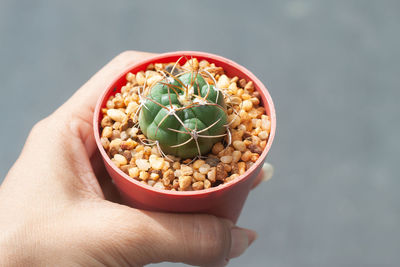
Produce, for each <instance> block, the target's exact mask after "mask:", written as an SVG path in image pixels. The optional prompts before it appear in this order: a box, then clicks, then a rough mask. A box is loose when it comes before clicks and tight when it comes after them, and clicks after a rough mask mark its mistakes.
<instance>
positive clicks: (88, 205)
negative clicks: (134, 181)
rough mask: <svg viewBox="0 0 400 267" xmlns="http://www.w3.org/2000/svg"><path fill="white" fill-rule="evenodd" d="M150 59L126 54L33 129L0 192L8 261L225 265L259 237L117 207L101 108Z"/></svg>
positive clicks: (0, 251)
mask: <svg viewBox="0 0 400 267" xmlns="http://www.w3.org/2000/svg"><path fill="white" fill-rule="evenodd" d="M152 55H153V54H150V53H142V52H135V51H128V52H124V53H122V54H120V55H119V56H117V57H116V58H114V59H113V60H112V61H111V62H109V63H108V64H107V65H106V66H105V67H103V68H102V69H101V70H100V71H99V72H98V73H97V74H95V75H94V76H93V77H92V78H91V79H90V80H89V81H88V82H87V83H86V84H84V85H83V86H82V87H81V88H80V89H79V90H78V91H77V92H76V93H75V94H74V95H73V96H72V97H71V98H70V99H69V100H68V101H67V102H66V103H65V104H63V105H62V106H61V107H60V108H59V109H57V110H56V111H55V112H54V113H53V114H51V115H50V116H49V117H47V118H46V119H44V120H42V121H40V122H39V123H37V124H36V125H35V126H34V128H33V129H32V131H31V133H30V134H29V137H28V139H27V141H26V143H25V146H24V148H23V151H22V153H21V155H20V157H19V158H18V160H17V161H16V163H15V164H14V166H13V167H12V168H11V170H10V171H9V173H8V175H7V177H6V179H5V181H4V182H3V184H2V185H1V187H0V233H1V234H0V265H3V264H4V265H24V266H25V265H26V266H32V265H45V266H64V265H68V266H70V265H82V266H98V265H106V266H142V265H145V264H148V263H156V262H162V261H172V262H184V263H187V264H192V265H201V266H222V265H224V264H226V263H227V262H228V260H229V259H230V258H234V257H237V256H239V255H240V254H242V253H243V252H244V251H245V250H246V248H247V247H248V246H249V245H250V244H251V243H252V242H253V241H254V240H255V238H256V233H255V232H254V231H252V230H248V229H244V228H239V227H236V226H234V225H233V223H232V222H230V221H228V220H225V219H221V218H217V217H215V216H212V215H204V214H170V213H158V212H149V211H142V210H137V209H133V208H130V207H127V206H124V205H121V204H119V199H118V193H117V192H116V191H115V188H114V187H113V184H112V183H111V180H110V177H109V176H108V175H107V173H106V171H105V169H104V165H103V163H102V161H101V158H100V156H99V153H98V152H97V149H96V144H95V141H94V136H93V128H92V117H93V110H94V106H95V104H96V101H97V99H98V97H99V95H100V93H101V92H102V91H103V88H105V86H106V85H107V83H109V82H111V81H112V80H113V79H114V78H115V77H116V76H117V75H118V74H120V73H121V71H122V70H124V69H126V68H127V67H128V66H129V65H132V64H134V63H135V62H136V61H139V60H142V59H145V58H147V57H150V56H152ZM262 177H263V176H262V175H260V176H259V178H258V179H257V181H256V183H255V185H257V184H258V183H259V182H260V181H261V180H262Z"/></svg>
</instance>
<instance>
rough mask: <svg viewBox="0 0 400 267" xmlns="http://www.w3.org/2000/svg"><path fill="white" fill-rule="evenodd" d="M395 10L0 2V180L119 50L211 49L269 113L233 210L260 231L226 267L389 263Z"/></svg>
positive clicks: (310, 1) (395, 216)
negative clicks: (255, 163) (252, 184)
mask: <svg viewBox="0 0 400 267" xmlns="http://www.w3.org/2000/svg"><path fill="white" fill-rule="evenodd" d="M399 11H400V1H349V0H335V1H316V0H301V1H300V0H299V1H297V0H292V1H288V0H279V1H142V2H135V1H63V2H61V1H44V0H42V1H5V0H0V80H1V82H2V85H1V93H2V99H1V105H0V114H2V120H1V139H0V147H1V150H0V177H1V178H0V181H1V179H2V178H3V177H4V176H5V175H6V173H7V171H8V169H9V168H10V166H11V164H12V163H13V162H14V161H15V159H16V157H17V156H18V154H19V152H20V150H21V148H22V146H23V143H24V140H25V138H26V137H27V134H28V132H29V129H30V128H31V127H32V125H33V124H34V123H35V122H36V121H38V120H39V119H41V118H43V117H44V116H46V115H48V114H49V113H50V112H52V111H53V110H54V109H55V108H56V107H58V106H59V105H60V104H61V103H63V102H64V101H66V100H67V98H68V97H69V96H70V95H72V93H73V92H74V91H75V90H76V89H77V88H78V87H79V86H80V85H81V84H82V83H84V82H85V81H86V80H87V79H88V78H89V77H90V76H91V75H92V74H93V73H94V72H96V71H97V70H98V69H99V68H100V67H101V66H102V65H104V64H105V63H106V62H107V61H109V60H110V59H111V58H112V57H114V56H115V55H117V54H118V53H120V52H121V51H124V50H127V49H136V50H144V51H151V52H165V51H174V50H200V51H207V52H212V53H216V54H220V55H222V56H225V57H228V58H231V59H233V60H234V61H237V62H238V63H240V64H242V65H244V66H247V67H248V68H249V69H250V70H251V71H253V72H254V73H255V74H256V75H257V76H258V77H259V78H260V79H261V80H262V81H263V82H264V83H265V84H266V86H267V87H268V88H269V91H270V93H271V95H272V97H273V99H274V101H275V104H276V109H277V120H278V130H277V135H276V140H275V142H274V145H273V147H272V149H271V151H270V154H269V161H270V162H272V163H273V164H274V165H275V168H276V174H275V176H274V178H273V179H272V180H270V181H269V182H268V183H265V184H263V185H261V186H260V187H259V188H257V189H256V190H255V191H253V192H252V194H251V195H250V197H249V199H248V201H247V203H246V206H245V208H244V210H243V213H242V216H241V218H240V220H239V225H241V226H245V227H249V228H253V229H256V230H257V231H258V232H259V239H258V240H257V241H256V242H255V243H254V245H253V246H252V247H251V248H250V249H249V250H248V251H247V252H246V253H245V254H244V255H243V256H242V257H240V258H238V259H235V260H232V261H231V265H230V266H282V267H283V266H399V265H400V253H399V251H400V234H399V233H400V230H399V229H398V226H399V224H400V195H399V194H398V190H399V186H400V181H399V168H398V166H399V162H400V161H399V155H398V153H399V151H400V142H399V130H400V127H399V121H400V120H399V115H400V112H399V105H398V101H399V99H400V88H399V85H400V82H399V69H400V52H399V51H400V50H399V47H400V37H399V27H400V12H399ZM39 154H40V153H39ZM162 266H175V265H173V264H171V265H169V264H162Z"/></svg>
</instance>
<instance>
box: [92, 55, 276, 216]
mask: <svg viewBox="0 0 400 267" xmlns="http://www.w3.org/2000/svg"><path fill="white" fill-rule="evenodd" d="M182 55H185V56H186V57H187V58H189V59H190V58H191V57H196V58H197V59H198V60H199V61H200V60H202V59H205V60H207V61H208V62H210V63H215V65H217V66H219V67H222V68H223V69H224V71H225V73H226V75H227V76H228V77H233V76H238V77H239V78H244V79H246V80H247V81H253V83H254V86H255V89H256V90H257V91H258V92H259V93H260V96H261V99H262V104H263V106H264V108H265V110H266V112H267V115H268V116H269V117H270V120H271V131H270V135H269V138H268V142H267V145H266V147H265V149H264V151H263V152H262V154H261V155H260V157H259V159H258V160H257V161H256V162H255V163H254V164H253V166H251V168H250V169H249V170H247V171H246V172H245V173H244V174H243V175H241V176H239V177H238V178H236V179H235V180H233V181H231V182H229V183H227V184H222V185H219V186H217V187H212V188H209V189H203V190H199V191H169V190H163V189H156V188H153V187H151V186H149V185H146V184H143V183H140V182H138V181H136V180H135V179H133V178H131V177H130V176H129V175H127V174H125V173H124V172H123V171H121V170H120V169H119V168H118V167H116V166H115V165H114V164H113V163H112V161H111V160H110V158H109V157H108V155H107V153H106V151H105V150H104V148H103V147H102V145H101V142H100V122H101V120H102V113H101V109H102V108H104V107H105V105H106V102H107V100H108V98H109V97H110V95H115V94H116V93H118V92H120V90H121V87H122V86H123V85H125V84H126V80H125V76H126V74H127V73H129V72H132V73H137V72H139V71H141V70H146V67H147V66H148V65H149V64H150V63H169V62H174V61H176V60H178V59H179V58H180V57H181V56H182ZM185 61H186V60H185V59H182V60H181V61H180V63H181V64H184V63H185ZM93 128H94V135H95V139H96V143H97V147H98V148H99V150H100V153H101V155H102V158H103V161H104V164H105V166H106V169H107V171H108V173H109V174H110V176H111V178H112V179H113V181H114V184H115V185H116V187H117V188H118V190H119V192H120V194H121V196H122V198H123V200H124V201H125V204H127V205H129V206H131V207H134V208H138V209H145V210H152V211H161V212H177V213H208V214H213V215H216V216H219V217H223V218H227V219H230V220H231V221H233V222H236V221H237V219H238V217H239V215H240V212H241V210H242V208H243V205H244V203H245V201H246V198H247V196H248V194H249V192H250V189H251V186H252V184H253V183H254V181H255V179H256V177H257V175H258V174H259V173H260V171H261V168H262V166H263V164H264V161H265V158H266V156H267V153H268V151H269V149H270V147H271V145H272V142H273V139H274V135H275V129H276V118H275V109H274V104H273V102H272V99H271V96H270V94H269V93H268V91H267V89H266V88H265V86H264V85H263V84H262V83H261V81H260V80H259V79H257V77H256V76H254V74H252V73H251V72H250V71H249V70H247V69H246V68H244V67H243V66H241V65H239V64H237V63H235V62H233V61H231V60H229V59H226V58H223V57H221V56H217V55H213V54H209V53H204V52H194V51H177V52H170V53H165V54H160V55H157V56H154V57H152V58H149V59H146V60H143V61H140V62H137V63H135V64H134V65H132V66H130V67H128V68H127V69H126V70H125V71H123V72H121V74H120V75H119V76H118V77H116V79H115V80H114V81H113V82H111V84H108V85H105V90H104V93H103V94H102V95H101V97H100V98H99V100H98V102H97V105H96V109H95V112H94V116H93Z"/></svg>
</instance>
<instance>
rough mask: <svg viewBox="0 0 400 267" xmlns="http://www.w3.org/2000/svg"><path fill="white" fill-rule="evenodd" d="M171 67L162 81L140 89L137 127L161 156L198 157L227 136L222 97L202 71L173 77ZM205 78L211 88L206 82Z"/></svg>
mask: <svg viewBox="0 0 400 267" xmlns="http://www.w3.org/2000/svg"><path fill="white" fill-rule="evenodd" d="M175 67H176V64H175V66H174V68H173V69H172V70H171V73H169V72H167V71H166V70H165V71H162V74H163V75H164V79H162V80H161V81H159V82H157V83H155V84H154V85H153V86H152V87H148V88H146V86H144V88H143V90H142V92H141V93H140V105H141V109H140V113H139V126H140V129H141V131H142V132H143V134H144V135H145V136H146V137H147V139H149V140H152V141H153V142H155V143H157V145H158V146H159V148H160V149H161V152H162V154H168V155H174V156H177V157H180V158H196V157H201V156H204V155H206V154H207V153H208V152H209V151H210V150H211V148H212V147H213V145H214V144H215V143H216V142H218V141H220V140H221V139H222V138H224V136H226V135H229V129H228V123H227V111H226V104H225V100H224V96H223V94H222V92H221V91H220V90H219V89H218V88H216V87H215V84H216V82H215V80H214V78H213V76H212V75H211V74H209V73H207V72H206V71H199V70H194V69H192V70H190V71H181V72H180V73H178V74H176V73H177V71H176V69H175ZM172 73H174V74H175V75H173V74H172ZM207 76H208V77H209V78H211V79H212V80H213V81H214V82H212V83H213V84H210V83H208V82H207V81H206V80H207V79H206V78H207ZM227 129H228V132H227Z"/></svg>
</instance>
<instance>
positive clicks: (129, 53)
mask: <svg viewBox="0 0 400 267" xmlns="http://www.w3.org/2000/svg"><path fill="white" fill-rule="evenodd" d="M134 53H135V51H133V50H125V51H123V52H121V53H119V54H118V55H117V56H116V57H115V58H116V59H123V58H128V57H131V56H132V55H133V54H134Z"/></svg>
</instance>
